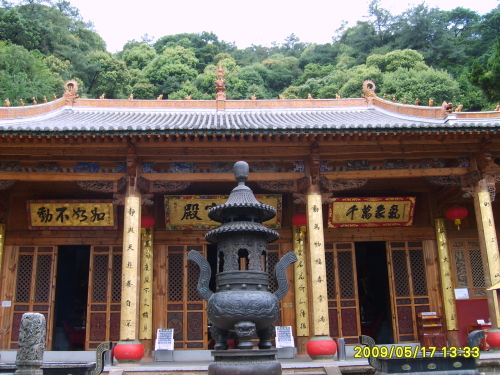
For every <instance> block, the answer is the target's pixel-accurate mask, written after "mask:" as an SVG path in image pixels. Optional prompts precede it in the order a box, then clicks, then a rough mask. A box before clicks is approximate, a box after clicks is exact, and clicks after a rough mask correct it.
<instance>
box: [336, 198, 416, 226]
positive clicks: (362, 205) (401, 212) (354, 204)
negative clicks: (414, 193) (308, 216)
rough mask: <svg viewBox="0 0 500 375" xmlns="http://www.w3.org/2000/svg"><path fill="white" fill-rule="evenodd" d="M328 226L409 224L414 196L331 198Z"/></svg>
mask: <svg viewBox="0 0 500 375" xmlns="http://www.w3.org/2000/svg"><path fill="white" fill-rule="evenodd" d="M332 201H333V203H332V204H330V205H329V207H328V227H329V228H348V227H353V228H354V227H394V226H411V225H412V223H413V215H414V211H415V197H388V198H332Z"/></svg>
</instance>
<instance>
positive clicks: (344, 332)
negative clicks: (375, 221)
mask: <svg viewBox="0 0 500 375" xmlns="http://www.w3.org/2000/svg"><path fill="white" fill-rule="evenodd" d="M325 263H326V276H327V288H328V318H329V321H330V336H331V337H343V338H344V339H345V342H346V344H357V343H359V335H360V324H359V304H358V282H357V276H356V257H355V253H354V243H353V242H347V243H334V244H325ZM313 277H314V276H313Z"/></svg>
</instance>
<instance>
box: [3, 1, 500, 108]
mask: <svg viewBox="0 0 500 375" xmlns="http://www.w3.org/2000/svg"><path fill="white" fill-rule="evenodd" d="M360 17H361V16H360ZM362 19H363V20H362V21H358V22H357V23H356V25H354V26H351V27H346V26H345V25H338V26H339V27H338V29H337V32H336V34H335V35H332V42H331V43H326V44H314V43H308V42H307V41H301V40H299V38H298V37H296V36H295V35H294V34H291V35H289V36H288V37H287V38H286V39H285V40H284V41H283V42H282V43H276V44H274V45H272V46H271V47H265V46H261V45H252V46H251V47H248V48H245V49H238V48H237V47H236V46H235V45H234V44H233V43H228V42H225V41H223V40H219V38H218V37H217V35H215V34H213V33H212V32H202V33H186V34H176V35H165V36H163V37H160V38H158V39H156V40H150V39H148V37H147V36H145V37H143V39H142V40H140V41H136V40H132V41H129V42H128V43H127V44H125V45H124V46H123V49H122V50H121V51H119V52H117V53H115V54H112V53H110V52H107V51H106V44H105V42H104V40H103V39H102V38H101V37H100V36H99V34H98V33H97V32H95V30H94V28H93V25H92V23H91V22H87V21H85V20H83V18H82V17H81V15H80V12H79V10H78V9H77V8H75V7H73V6H71V3H70V2H69V1H64V0H59V1H57V2H56V1H44V2H37V1H34V0H25V1H23V2H21V3H17V4H12V3H9V2H8V1H5V0H4V1H3V2H2V5H1V6H0V100H2V101H8V102H9V103H10V105H14V106H15V105H20V103H21V99H22V101H23V102H24V103H25V104H26V105H27V104H32V103H36V102H38V103H40V102H42V101H43V100H44V97H45V98H46V99H47V100H52V99H53V97H54V96H56V97H60V96H61V94H62V92H63V85H64V82H66V81H68V80H70V79H74V80H76V81H77V82H78V83H79V94H80V96H82V97H87V98H99V97H102V96H104V97H106V98H118V99H126V98H129V97H130V96H131V95H133V98H134V99H155V98H157V97H158V96H160V95H163V99H185V98H186V97H187V96H190V97H191V98H192V99H214V93H215V92H214V81H215V78H216V68H217V66H218V64H219V63H221V64H222V66H223V67H224V69H225V72H226V75H225V79H226V87H227V91H226V95H227V98H228V99H249V98H250V97H252V96H255V97H256V98H257V99H270V98H277V97H278V96H279V95H282V96H283V97H284V98H285V99H292V98H307V97H309V95H310V96H311V97H313V98H335V97H360V96H361V94H362V90H361V87H362V83H363V81H365V80H372V81H374V82H375V83H376V85H377V93H378V95H379V96H385V97H386V98H387V99H390V100H393V101H396V102H400V103H402V102H407V103H412V104H413V103H417V102H420V103H421V104H427V103H428V100H429V99H432V100H433V101H434V103H436V104H438V103H442V102H443V101H447V102H452V103H454V104H456V105H459V104H462V105H463V109H464V110H467V111H478V110H492V109H494V108H495V107H496V106H497V103H498V102H499V101H500V37H499V35H500V6H499V7H497V8H495V9H493V10H491V11H490V12H488V13H487V14H482V15H481V14H478V13H477V12H475V11H472V10H470V9H465V8H461V7H458V8H455V9H453V10H451V11H443V10H440V9H438V8H429V7H428V6H427V5H426V4H425V3H422V4H419V5H415V6H413V7H411V8H409V9H407V10H406V11H404V12H403V13H401V14H399V15H394V14H391V13H390V12H389V11H388V10H386V9H384V8H382V7H381V6H380V2H379V0H371V2H370V3H369V4H368V6H367V9H366V16H364V17H362Z"/></svg>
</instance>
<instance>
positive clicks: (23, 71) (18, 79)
mask: <svg viewBox="0 0 500 375" xmlns="http://www.w3.org/2000/svg"><path fill="white" fill-rule="evenodd" d="M58 78H59V77H58V75H57V74H55V73H54V72H51V71H50V69H49V68H48V67H47V64H46V62H45V61H44V57H43V55H41V54H40V53H38V52H36V51H32V52H30V51H28V50H26V49H25V48H24V47H22V46H17V45H14V44H12V45H11V44H8V43H6V42H0V98H3V100H5V99H9V100H10V101H11V103H12V104H17V103H18V101H19V99H23V101H24V102H25V103H30V102H31V101H32V98H33V97H34V98H36V99H37V101H41V100H42V99H43V97H44V96H47V97H52V94H53V93H56V94H58V95H60V94H61V92H62V86H60V83H61V81H60V79H58Z"/></svg>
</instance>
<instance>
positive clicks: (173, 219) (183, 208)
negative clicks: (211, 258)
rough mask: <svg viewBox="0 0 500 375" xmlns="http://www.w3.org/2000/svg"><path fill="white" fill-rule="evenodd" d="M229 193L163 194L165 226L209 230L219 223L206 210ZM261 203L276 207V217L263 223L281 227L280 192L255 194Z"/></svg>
mask: <svg viewBox="0 0 500 375" xmlns="http://www.w3.org/2000/svg"><path fill="white" fill-rule="evenodd" d="M228 198H229V195H165V226H166V229H167V230H182V229H194V230H209V229H214V228H217V227H218V226H219V225H220V224H219V223H217V222H215V221H213V220H211V219H210V218H209V217H208V210H210V209H211V208H212V207H215V206H218V205H221V204H224V203H226V202H227V199H228ZM255 198H256V199H257V200H258V201H259V202H260V203H263V204H267V205H269V206H272V207H274V208H276V211H277V213H276V217H274V218H273V219H271V220H268V221H266V222H264V223H263V224H264V225H265V226H266V227H268V228H272V229H280V228H281V210H282V197H281V194H255Z"/></svg>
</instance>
